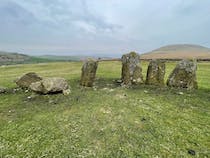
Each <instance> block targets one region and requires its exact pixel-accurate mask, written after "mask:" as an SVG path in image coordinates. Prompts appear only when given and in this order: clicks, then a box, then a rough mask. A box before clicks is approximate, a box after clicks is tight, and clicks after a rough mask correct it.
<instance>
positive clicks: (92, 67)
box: [80, 60, 98, 87]
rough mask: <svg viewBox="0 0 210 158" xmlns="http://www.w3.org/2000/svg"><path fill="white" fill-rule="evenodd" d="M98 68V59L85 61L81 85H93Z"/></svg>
mask: <svg viewBox="0 0 210 158" xmlns="http://www.w3.org/2000/svg"><path fill="white" fill-rule="evenodd" d="M97 68H98V61H95V60H88V61H86V62H85V63H84V65H83V67H82V75H81V80H80V85H81V86H85V87H92V86H93V83H94V80H95V76H96V71H97Z"/></svg>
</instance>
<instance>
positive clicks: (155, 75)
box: [146, 60, 165, 86]
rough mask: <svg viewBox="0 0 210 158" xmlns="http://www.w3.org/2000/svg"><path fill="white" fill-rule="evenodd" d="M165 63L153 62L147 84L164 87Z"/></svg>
mask: <svg viewBox="0 0 210 158" xmlns="http://www.w3.org/2000/svg"><path fill="white" fill-rule="evenodd" d="M164 77H165V62H164V61H161V60H152V61H150V63H149V66H148V69H147V79H146V84H151V85H159V86H161V85H164Z"/></svg>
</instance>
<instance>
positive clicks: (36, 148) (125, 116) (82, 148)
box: [0, 61, 210, 158]
mask: <svg viewBox="0 0 210 158" xmlns="http://www.w3.org/2000/svg"><path fill="white" fill-rule="evenodd" d="M175 64H176V63H167V75H166V78H167V76H168V75H169V73H170V72H171V71H172V69H173V68H174V66H175ZM147 65H148V63H147V62H143V63H142V66H143V73H144V76H145V74H146V68H147ZM81 66H82V63H81V62H71V63H62V62H60V63H48V64H29V65H15V66H6V67H0V84H1V86H7V87H11V88H12V87H15V84H14V83H13V82H12V81H13V80H14V79H15V78H16V77H18V76H20V75H22V74H24V73H26V72H31V71H34V72H37V73H38V74H40V75H42V76H50V77H51V76H59V77H64V78H66V79H67V80H68V82H69V84H70V85H71V89H72V93H71V95H69V96H63V95H59V94H58V95H51V96H50V95H42V96H36V95H32V94H31V92H27V93H25V92H21V91H20V92H17V93H15V94H4V95H0V118H1V119H0V155H1V157H17V158H19V157H28V158H32V157H56V158H60V157H75V158H77V157H78V158H79V157H90V158H92V157H107V158H108V157H113V158H117V157H119V158H123V157H167V158H168V157H169V158H170V157H172V158H174V157H192V155H191V154H189V153H188V152H190V151H191V152H190V153H193V152H192V151H194V152H195V157H208V156H209V152H210V150H209V149H210V143H209V139H208V138H209V128H210V121H209V120H210V104H209V102H210V100H209V98H210V83H209V81H210V69H209V67H210V63H199V65H198V73H197V74H198V84H199V89H198V90H195V91H185V90H174V89H168V88H167V87H165V88H157V87H153V86H145V85H142V86H137V87H133V88H132V89H124V88H121V87H119V86H118V85H116V84H114V82H113V80H115V79H119V78H120V74H121V63H120V62H118V61H116V62H113V61H112V62H100V63H99V68H98V72H97V80H96V87H95V88H93V89H92V88H89V89H84V88H81V87H80V86H79V79H80V73H81ZM180 92H183V94H182V93H180ZM31 95H32V96H31ZM29 96H31V97H29Z"/></svg>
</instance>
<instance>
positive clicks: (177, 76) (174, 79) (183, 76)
mask: <svg viewBox="0 0 210 158" xmlns="http://www.w3.org/2000/svg"><path fill="white" fill-rule="evenodd" d="M196 70H197V63H196V61H195V60H182V61H180V62H179V63H178V64H177V65H176V67H175V69H174V70H173V71H172V73H171V74H170V76H169V78H168V80H167V85H168V86H169V87H176V88H186V89H197V88H198V84H197V78H196Z"/></svg>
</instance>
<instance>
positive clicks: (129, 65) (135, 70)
mask: <svg viewBox="0 0 210 158" xmlns="http://www.w3.org/2000/svg"><path fill="white" fill-rule="evenodd" d="M121 79H122V84H124V85H131V84H141V83H143V82H144V81H143V75H142V68H141V66H140V56H139V55H138V54H137V53H135V52H131V53H129V54H125V55H123V56H122V78H121Z"/></svg>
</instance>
